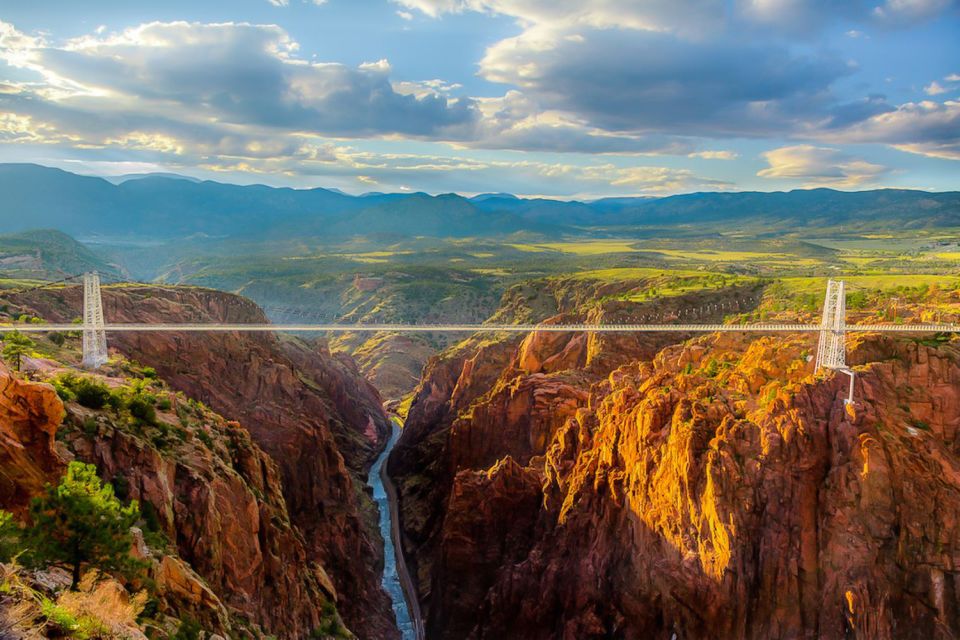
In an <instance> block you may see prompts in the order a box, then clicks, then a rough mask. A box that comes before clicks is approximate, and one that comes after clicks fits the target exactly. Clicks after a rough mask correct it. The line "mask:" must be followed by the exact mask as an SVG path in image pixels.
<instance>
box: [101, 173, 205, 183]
mask: <svg viewBox="0 0 960 640" xmlns="http://www.w3.org/2000/svg"><path fill="white" fill-rule="evenodd" d="M144 178H170V179H171V180H186V181H187V182H203V181H202V180H200V179H199V178H192V177H190V176H182V175H180V174H179V173H166V172H162V171H157V172H154V173H126V174H124V175H122V176H106V177H104V180H106V181H107V182H110V183H112V184H123V183H124V182H127V181H129V180H143V179H144Z"/></svg>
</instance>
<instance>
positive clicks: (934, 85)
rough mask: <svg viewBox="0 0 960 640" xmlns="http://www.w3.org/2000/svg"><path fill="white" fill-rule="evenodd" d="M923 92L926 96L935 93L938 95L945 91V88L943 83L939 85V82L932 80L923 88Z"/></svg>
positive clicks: (934, 94)
mask: <svg viewBox="0 0 960 640" xmlns="http://www.w3.org/2000/svg"><path fill="white" fill-rule="evenodd" d="M923 92H924V93H926V94H927V95H928V96H936V95H940V94H941V93H946V92H947V89H946V88H944V87H943V85H941V84H940V83H939V82H937V81H936V80H934V81H933V82H931V83H930V84H928V85H927V86H925V87H924V88H923Z"/></svg>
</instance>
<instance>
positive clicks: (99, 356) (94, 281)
mask: <svg viewBox="0 0 960 640" xmlns="http://www.w3.org/2000/svg"><path fill="white" fill-rule="evenodd" d="M104 324H105V323H104V320H103V298H102V297H101V296H100V274H98V273H97V272H96V271H93V272H90V273H85V274H83V366H84V367H85V368H87V369H99V368H100V367H101V366H102V365H104V364H106V362H107V332H106V331H105V330H104Z"/></svg>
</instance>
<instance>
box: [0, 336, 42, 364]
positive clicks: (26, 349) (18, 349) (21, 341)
mask: <svg viewBox="0 0 960 640" xmlns="http://www.w3.org/2000/svg"><path fill="white" fill-rule="evenodd" d="M35 346H36V344H35V343H34V342H33V340H31V339H30V338H28V337H27V336H25V335H23V334H22V333H20V332H19V331H11V332H10V333H8V334H6V335H5V336H3V359H4V360H6V361H7V362H10V363H13V364H14V367H15V368H16V369H17V371H20V360H21V359H22V358H23V356H26V355H29V354H30V353H32V352H33V348H34V347H35Z"/></svg>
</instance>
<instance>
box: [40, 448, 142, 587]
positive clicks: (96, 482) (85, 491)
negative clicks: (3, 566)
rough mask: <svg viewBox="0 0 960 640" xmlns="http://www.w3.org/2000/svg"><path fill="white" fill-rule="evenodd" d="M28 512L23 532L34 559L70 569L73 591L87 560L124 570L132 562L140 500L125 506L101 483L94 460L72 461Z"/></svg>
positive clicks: (109, 486)
mask: <svg viewBox="0 0 960 640" xmlns="http://www.w3.org/2000/svg"><path fill="white" fill-rule="evenodd" d="M30 516H31V519H32V521H33V524H32V526H31V527H30V528H29V529H28V530H27V531H26V532H25V536H24V537H25V542H26V545H25V546H26V547H27V548H28V549H29V553H30V558H31V560H32V562H33V563H35V564H39V565H44V564H59V565H63V566H65V567H67V568H69V569H70V570H71V572H72V583H71V585H70V589H71V590H76V588H77V585H78V584H79V582H80V576H81V570H82V568H83V566H84V565H93V566H95V567H97V568H98V569H101V570H104V571H114V570H121V571H122V570H127V569H129V568H131V567H132V565H133V563H134V561H133V560H132V558H131V557H130V546H131V544H132V537H131V535H130V527H132V526H133V525H134V523H136V521H137V520H138V519H139V517H140V509H139V508H138V505H137V502H136V501H133V502H131V503H130V505H129V506H127V507H124V506H123V505H122V504H121V503H120V501H119V500H118V499H117V497H116V496H115V495H114V494H113V486H112V485H110V484H109V483H108V484H101V482H100V478H99V477H97V469H96V467H94V466H93V465H88V464H83V463H82V462H71V463H70V466H68V467H67V474H66V475H65V476H64V477H63V480H61V481H60V484H59V485H58V486H56V487H52V486H49V485H48V486H47V490H46V493H45V494H44V495H42V496H40V497H38V498H34V499H33V502H32V503H31V505H30Z"/></svg>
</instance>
